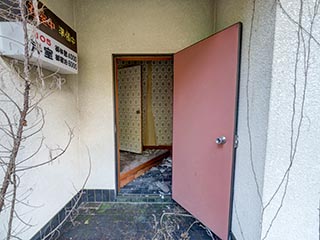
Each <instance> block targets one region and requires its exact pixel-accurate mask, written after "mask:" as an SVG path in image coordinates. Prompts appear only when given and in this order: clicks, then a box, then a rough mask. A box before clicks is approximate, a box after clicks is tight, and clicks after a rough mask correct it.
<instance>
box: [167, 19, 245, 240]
mask: <svg viewBox="0 0 320 240" xmlns="http://www.w3.org/2000/svg"><path fill="white" fill-rule="evenodd" d="M240 34H241V24H240V23H239V24H236V25H233V26H231V27H229V28H228V29H226V30H223V31H221V32H219V33H217V34H215V35H213V36H211V37H209V38H207V39H205V40H202V41H201V42H198V43H196V44H195V45H192V46H191V47H188V48H186V49H184V50H182V51H180V52H178V53H176V54H175V55H174V115H173V199H174V200H176V201H177V202H178V203H179V204H180V205H181V206H183V207H184V208H185V209H186V210H188V211H189V212H190V213H191V214H193V215H194V216H195V217H196V218H198V219H199V220H200V221H201V222H202V223H203V224H205V225H206V226H208V227H209V228H210V229H211V230H212V231H213V232H214V233H215V234H216V235H217V236H219V237H220V238H221V239H223V240H225V239H227V238H228V234H229V229H230V210H231V198H232V197H231V196H232V178H233V158H234V157H233V155H234V141H235V130H236V110H237V100H238V99H237V98H238V97H237V95H238V94H237V93H238V86H237V85H238V71H239V69H238V68H239V47H240V44H239V43H240V36H241V35H240ZM223 136H224V137H225V138H226V142H225V143H223V139H218V140H221V141H222V142H219V141H218V143H217V142H216V141H217V138H218V137H223ZM219 143H220V144H219Z"/></svg>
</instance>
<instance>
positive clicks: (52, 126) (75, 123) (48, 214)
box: [0, 0, 82, 239]
mask: <svg viewBox="0 0 320 240" xmlns="http://www.w3.org/2000/svg"><path fill="white" fill-rule="evenodd" d="M43 2H44V3H45V4H46V5H47V6H48V7H49V8H50V9H51V10H52V11H53V12H54V13H56V14H57V15H58V16H59V17H60V18H62V19H63V20H64V21H65V22H66V23H68V24H69V25H70V26H71V27H74V19H73V16H74V15H73V1H72V0H55V1H43ZM45 74H50V73H48V72H45ZM63 77H65V78H66V80H67V83H66V84H65V85H64V86H63V87H62V89H61V91H56V92H55V93H54V94H53V95H51V96H49V97H48V98H47V99H45V100H44V101H43V102H42V103H41V106H42V108H43V109H44V111H45V113H46V116H45V120H46V124H45V126H44V129H43V135H44V137H45V138H46V139H45V144H46V145H48V146H51V147H57V144H59V145H60V146H63V145H64V144H66V141H67V139H68V129H67V127H66V125H65V122H67V123H68V124H69V126H70V127H72V128H74V134H75V137H74V139H73V141H72V143H71V145H70V147H69V149H68V151H67V152H66V154H64V155H63V157H61V158H60V159H59V160H58V161H56V162H54V163H52V164H48V165H45V166H43V167H41V168H38V169H34V170H30V171H28V172H27V173H26V174H23V176H22V177H21V185H20V188H19V195H18V196H19V199H20V200H21V199H24V201H25V203H27V204H30V205H31V206H35V207H26V206H25V205H22V204H17V208H16V210H17V212H18V213H19V214H20V216H21V217H22V219H24V221H26V222H30V224H32V225H34V226H32V227H31V228H29V229H28V227H27V229H28V230H27V231H26V232H23V233H20V234H19V235H18V237H20V239H30V238H31V237H32V236H33V235H34V234H35V233H36V232H38V231H39V229H41V228H42V227H43V226H44V225H45V224H46V223H47V222H48V221H49V220H50V219H51V218H52V217H53V216H54V215H55V214H56V213H57V212H58V211H60V210H61V208H62V207H63V206H64V205H65V204H66V203H67V202H68V201H69V200H70V199H71V198H72V197H73V196H74V195H75V193H76V192H77V191H76V190H75V189H74V187H73V185H74V186H75V187H76V188H78V187H79V186H80V185H81V184H82V182H81V178H80V174H79V169H80V168H81V165H80V162H79V161H78V159H79V158H78V141H79V114H78V112H79V111H78V107H77V101H78V94H77V92H78V90H77V81H76V76H73V77H69V76H68V77H67V76H63ZM7 83H8V82H7ZM7 83H4V84H2V85H1V87H4V85H6V84H7ZM2 104H3V103H2ZM29 120H30V119H29ZM29 122H31V120H30V121H29ZM40 138H41V134H39V135H38V137H36V138H33V140H32V143H31V144H30V145H28V146H27V148H26V149H24V150H22V151H21V152H20V155H19V158H21V159H22V158H23V157H26V156H28V152H31V151H30V149H34V148H35V147H37V146H38V145H37V143H38V142H39V139H40ZM36 139H38V140H36ZM47 160H49V154H48V151H47V150H46V147H45V146H44V147H43V150H42V151H41V152H40V153H39V154H38V155H37V156H36V157H35V158H34V159H33V161H32V162H33V163H40V162H44V161H47ZM32 162H29V163H28V165H30V164H31V163H32ZM2 179H3V177H2V176H1V181H2ZM26 193H27V194H30V195H29V196H27V195H23V194H26ZM0 222H1V224H0V228H1V229H0V239H4V238H5V236H6V229H2V227H4V225H5V224H4V222H2V221H1V220H0ZM19 224H20V225H19ZM14 226H15V227H14V229H15V232H14V233H17V232H19V231H20V230H21V229H22V228H24V227H25V226H24V225H23V224H21V223H20V222H19V221H18V220H17V219H16V220H15V223H14ZM17 226H18V227H17ZM16 227H17V228H16Z"/></svg>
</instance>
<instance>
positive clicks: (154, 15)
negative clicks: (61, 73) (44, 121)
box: [75, 0, 214, 189]
mask: <svg viewBox="0 0 320 240" xmlns="http://www.w3.org/2000/svg"><path fill="white" fill-rule="evenodd" d="M75 9H76V10H75V12H76V13H77V15H76V19H77V20H76V28H77V30H78V31H77V32H78V38H79V42H78V44H79V45H78V46H79V60H80V64H79V68H80V71H79V106H80V119H81V123H80V126H81V146H82V150H81V151H82V152H83V153H84V152H85V150H84V148H83V146H84V145H87V146H88V147H89V149H90V152H91V157H92V167H93V169H92V175H91V177H90V181H89V183H88V186H87V187H88V188H96V189H101V188H102V189H115V139H114V124H115V123H114V102H113V65H112V54H113V53H140V54H141V53H142V54H143V53H174V52H176V51H178V50H181V49H183V48H184V47H186V46H188V45H190V44H193V43H195V42H197V41H199V40H201V39H203V38H205V37H207V36H208V35H210V34H212V33H213V30H214V1H211V0H201V1H193V0H174V1H172V0H161V1H160V0H135V1H118V0H110V1H101V0H100V1H99V0H87V1H81V0H80V1H76V8H75ZM81 155H82V154H81ZM82 161H84V160H82Z"/></svg>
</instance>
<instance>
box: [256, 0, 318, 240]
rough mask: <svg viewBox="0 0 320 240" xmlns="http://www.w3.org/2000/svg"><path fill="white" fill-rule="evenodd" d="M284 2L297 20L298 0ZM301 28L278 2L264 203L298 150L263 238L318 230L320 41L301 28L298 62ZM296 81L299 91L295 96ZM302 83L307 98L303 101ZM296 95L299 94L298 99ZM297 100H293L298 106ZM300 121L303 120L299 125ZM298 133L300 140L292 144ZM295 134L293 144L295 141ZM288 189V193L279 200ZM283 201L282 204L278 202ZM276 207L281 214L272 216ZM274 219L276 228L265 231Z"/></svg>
mask: <svg viewBox="0 0 320 240" xmlns="http://www.w3.org/2000/svg"><path fill="white" fill-rule="evenodd" d="M281 2H282V4H283V8H284V9H285V10H286V11H287V13H288V14H289V16H290V17H291V18H292V19H293V20H295V21H296V22H299V8H300V7H299V6H300V2H299V1H296V2H295V1H289V0H282V1H281ZM314 2H315V1H313V0H311V1H303V3H304V7H303V18H302V21H301V23H302V25H303V27H304V28H305V29H306V30H307V31H310V26H311V24H310V21H311V18H312V13H313V10H314V8H313V3H314ZM319 14H320V12H319V10H318V16H317V17H316V18H315V22H314V27H313V36H314V37H315V38H316V39H317V41H319V40H320V17H319ZM297 33H298V26H297V25H296V24H294V23H293V22H292V21H291V20H289V18H288V16H287V15H286V14H284V12H283V10H282V9H280V8H279V7H277V15H276V28H275V46H274V61H273V71H272V86H271V97H270V114H269V130H268V140H267V154H266V164H265V181H264V192H263V201H264V205H266V204H267V203H268V202H269V201H270V199H271V196H272V195H274V193H275V192H276V189H277V187H278V186H279V184H280V182H281V180H282V179H283V177H284V176H285V172H286V170H287V169H288V167H289V165H290V152H291V155H292V154H294V157H293V158H291V160H292V167H291V169H290V173H289V175H288V178H289V181H288V184H287V186H286V178H285V181H284V184H283V185H282V187H281V188H280V191H279V192H278V194H277V195H276V196H275V198H274V200H273V201H272V202H271V204H270V206H269V207H268V208H266V210H265V212H264V216H263V229H262V237H261V238H262V239H264V237H265V236H267V237H266V238H265V239H271V240H275V239H290V240H298V239H308V240H309V239H310V240H317V239H319V234H320V233H319V199H320V194H319V193H320V185H319V184H320V161H319V158H320V148H319V146H320V138H319V135H320V122H319V116H320V81H319V76H320V67H319V66H320V58H319V50H320V45H319V44H316V43H315V41H314V40H311V41H310V44H309V37H308V35H307V34H306V32H303V35H300V36H301V40H300V47H301V48H300V51H299V57H298V58H299V60H298V63H297V68H296V67H295V66H296V53H297V49H298V45H299V43H298V34H297ZM302 37H303V38H304V41H303V39H302ZM309 47H310V60H309V69H308V70H307V69H306V68H305V65H304V62H305V61H308V60H307V59H306V58H305V57H304V56H305V54H307V55H308V49H309ZM296 70H297V71H296ZM295 72H296V75H295ZM295 76H296V77H295ZM295 79H296V81H295ZM295 82H296V89H297V91H296V96H294V92H295V90H294V83H295ZM305 84H306V85H305ZM304 86H305V87H304ZM304 89H305V102H304V104H303V95H304ZM294 99H296V101H295V104H294ZM293 105H295V112H294V110H293V109H294V107H293ZM303 105H304V107H303V110H302V108H301V107H302V106H303ZM300 120H301V122H300ZM299 124H301V127H300V128H299ZM297 137H298V140H297V145H296V147H294V145H295V141H296V139H297ZM291 138H292V139H293V147H291V146H292V145H291ZM294 152H295V153H294ZM285 186H286V187H285ZM285 189H286V190H285ZM284 192H286V195H285V197H284V198H283V202H282V203H281V201H282V196H283V194H284ZM281 204H282V208H279V207H280V206H281ZM278 210H279V214H278V216H277V218H276V219H275V220H274V221H273V219H274V218H275V216H276V213H277V211H278ZM272 221H273V224H272V228H271V229H270V231H269V233H268V234H267V232H268V229H269V226H270V224H271V222H272Z"/></svg>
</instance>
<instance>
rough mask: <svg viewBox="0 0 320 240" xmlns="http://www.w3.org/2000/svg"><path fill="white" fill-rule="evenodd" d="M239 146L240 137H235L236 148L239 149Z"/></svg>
mask: <svg viewBox="0 0 320 240" xmlns="http://www.w3.org/2000/svg"><path fill="white" fill-rule="evenodd" d="M238 145H239V136H238V135H234V148H238Z"/></svg>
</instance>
